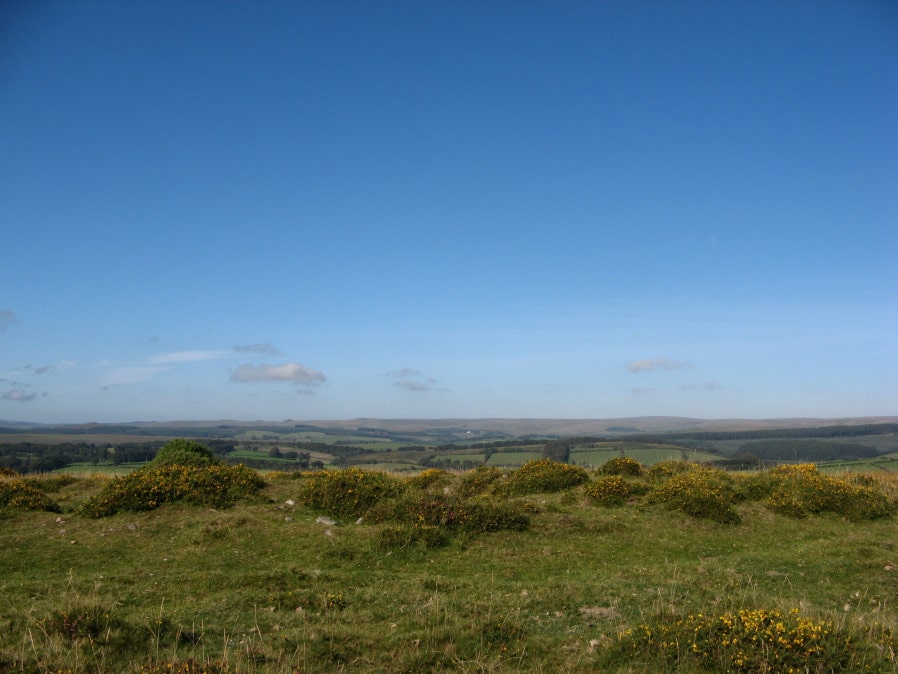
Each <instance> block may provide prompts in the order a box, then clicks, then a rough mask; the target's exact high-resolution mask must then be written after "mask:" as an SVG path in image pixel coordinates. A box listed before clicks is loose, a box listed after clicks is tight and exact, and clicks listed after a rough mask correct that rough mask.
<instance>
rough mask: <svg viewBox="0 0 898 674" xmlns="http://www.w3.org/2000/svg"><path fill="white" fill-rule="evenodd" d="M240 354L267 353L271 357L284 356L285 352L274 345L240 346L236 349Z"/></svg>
mask: <svg viewBox="0 0 898 674" xmlns="http://www.w3.org/2000/svg"><path fill="white" fill-rule="evenodd" d="M234 351H237V352H238V353H265V354H268V355H271V356H283V355H284V352H283V351H281V350H280V349H279V348H277V347H276V346H274V345H273V344H268V343H265V344H239V345H237V346H235V347H234Z"/></svg>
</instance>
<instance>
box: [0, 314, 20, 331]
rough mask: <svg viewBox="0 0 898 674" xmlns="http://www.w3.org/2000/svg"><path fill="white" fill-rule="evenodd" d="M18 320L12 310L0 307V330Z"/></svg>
mask: <svg viewBox="0 0 898 674" xmlns="http://www.w3.org/2000/svg"><path fill="white" fill-rule="evenodd" d="M18 322H19V319H18V318H16V315H15V313H14V312H12V311H10V310H9V309H0V332H3V331H4V330H6V329H7V328H8V327H9V326H11V325H15V324H16V323H18Z"/></svg>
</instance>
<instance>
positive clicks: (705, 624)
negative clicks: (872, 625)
mask: <svg viewBox="0 0 898 674" xmlns="http://www.w3.org/2000/svg"><path fill="white" fill-rule="evenodd" d="M870 636H871V637H872V638H870V639H869V640H867V641H866V642H864V641H862V640H861V639H859V638H858V636H857V635H856V634H855V633H854V632H853V631H852V630H850V629H846V628H841V627H838V626H837V625H836V624H835V623H834V622H833V621H831V620H820V621H815V620H812V619H810V618H808V617H806V616H803V615H802V614H801V612H800V610H799V609H797V608H793V609H791V610H789V611H787V612H785V613H784V612H783V611H780V610H779V609H742V610H739V611H736V612H731V613H722V614H713V613H712V614H710V615H705V614H701V613H699V614H695V615H688V616H686V617H682V618H678V617H675V616H660V617H658V618H656V619H654V620H651V621H649V622H646V623H640V624H639V625H636V626H635V627H630V628H628V629H626V630H624V631H622V632H621V633H620V634H618V635H617V636H616V637H615V638H614V640H613V642H612V644H611V646H610V647H609V648H608V649H607V650H606V651H605V653H604V656H603V660H604V662H605V664H606V665H609V666H610V665H613V664H625V663H629V662H633V661H638V662H648V663H654V664H655V666H656V667H657V668H658V669H662V670H669V669H672V668H677V669H681V668H686V667H692V668H694V669H700V670H702V671H711V672H745V673H746V674H748V673H753V672H853V671H871V670H872V671H882V670H880V669H879V667H877V666H876V663H877V662H881V661H882V658H881V652H882V651H883V650H886V651H887V652H891V653H894V652H895V649H896V647H898V640H896V639H895V637H894V636H893V635H892V633H891V632H890V631H888V630H882V629H876V630H875V631H874V633H872V634H871V635H870ZM889 670H892V668H891V667H890V668H889Z"/></svg>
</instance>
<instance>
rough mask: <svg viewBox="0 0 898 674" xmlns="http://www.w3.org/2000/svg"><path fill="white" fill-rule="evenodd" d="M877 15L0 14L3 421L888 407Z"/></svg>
mask: <svg viewBox="0 0 898 674" xmlns="http://www.w3.org/2000/svg"><path fill="white" fill-rule="evenodd" d="M896 120H898V5H896V4H895V3H892V2H886V1H882V2H876V1H873V0H868V1H864V0H861V1H858V2H848V1H842V2H835V1H829V0H814V1H813V2H800V1H797V2H788V3H783V2H772V1H771V2H768V1H763V0H762V1H754V2H726V3H720V2H711V1H707V2H702V1H698V2H690V1H686V2H674V3H668V2H655V1H652V0H647V1H646V2H562V3H538V2H526V1H525V2H493V3H483V2H452V3H446V2H407V3H406V2H379V3H374V2H371V3H360V2H351V3H350V2H302V3H300V2H267V3H255V2H252V3H251V2H167V1H161V2H153V3H119V2H111V1H110V2H92V1H85V2H77V3H70V2H44V3H30V2H24V1H21V2H15V1H14V2H8V3H3V5H2V6H0V255H2V261H3V263H2V265H0V419H7V420H12V419H18V420H27V421H43V422H79V421H131V420H173V419H220V418H232V419H267V420H281V419H288V418H290V419H298V420H300V419H339V418H355V417H361V416H368V417H393V418H431V417H568V418H586V417H588V418H606V417H622V416H640V415H682V416H693V417H702V418H728V417H742V418H770V417H797V416H812V417H830V418H832V417H842V416H860V415H893V414H896V413H898V404H896V403H898V340H896V328H898V274H896V272H895V260H896V253H898V122H896Z"/></svg>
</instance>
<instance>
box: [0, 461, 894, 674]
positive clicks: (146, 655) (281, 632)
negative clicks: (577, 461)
mask: <svg viewBox="0 0 898 674" xmlns="http://www.w3.org/2000/svg"><path fill="white" fill-rule="evenodd" d="M159 456H160V457H162V458H161V459H160V460H159V461H158V462H155V461H154V462H153V463H152V464H149V465H147V466H146V467H144V468H141V469H139V470H136V471H133V472H132V473H129V474H128V475H125V476H122V477H118V478H109V477H103V478H92V477H79V478H77V479H72V478H69V477H67V476H58V475H44V476H9V477H4V478H2V479H0V511H2V517H3V521H2V523H3V538H4V542H5V543H6V545H5V546H3V547H2V548H0V570H2V572H3V573H2V580H0V588H2V597H3V599H4V601H3V602H2V603H0V670H3V671H26V672H30V671H35V672H36V671H48V672H51V671H52V672H55V671H71V672H82V671H84V672H88V671H89V672H98V673H101V674H103V673H105V672H135V673H136V672H144V673H147V674H149V673H162V672H165V673H169V672H182V673H184V674H190V673H192V672H216V673H224V672H228V673H234V674H236V673H240V674H245V673H254V672H272V673H274V674H287V673H288V672H296V671H302V672H310V673H313V674H314V673H319V672H320V673H323V672H332V671H359V672H363V671H377V672H419V671H478V672H519V671H581V672H587V671H590V672H591V671H602V672H611V673H612V674H615V673H617V674H623V673H624V672H656V671H657V672H721V673H722V672H745V673H748V672H752V673H754V672H788V671H790V670H791V671H796V672H854V671H871V672H898V660H896V655H895V654H896V650H898V641H896V638H895V634H896V630H898V608H896V606H898V601H896V594H895V581H896V577H898V575H896V574H898V559H896V556H898V546H896V544H895V542H894V526H895V525H894V521H893V520H891V519H890V517H891V516H892V515H893V514H894V512H895V505H896V498H898V480H896V479H895V478H894V477H893V476H889V475H887V474H873V473H870V474H863V475H845V476H841V477H837V476H832V475H824V474H822V473H820V472H819V471H818V470H817V469H816V467H814V466H812V465H797V466H788V467H780V468H775V469H771V470H765V471H760V472H753V473H744V474H743V473H730V472H724V471H722V470H717V469H713V468H710V467H708V466H703V465H700V464H696V463H690V462H683V461H672V462H665V463H663V464H657V465H655V466H652V467H651V468H646V467H645V466H642V465H640V464H639V463H638V462H635V461H632V460H620V461H616V462H615V463H613V464H611V465H610V466H608V467H605V468H603V469H600V470H598V471H586V470H584V469H583V468H578V467H575V466H569V465H567V464H563V463H560V462H556V461H552V460H549V459H540V460H534V461H530V462H528V463H525V464H524V465H522V466H521V467H520V468H517V469H514V470H502V469H497V468H488V467H481V468H478V469H476V470H472V471H468V472H466V473H451V472H447V471H444V470H435V469H430V470H426V471H424V472H422V473H420V474H418V475H415V476H412V477H400V476H397V475H392V474H387V473H382V472H376V471H363V470H359V469H357V468H346V469H342V470H333V471H313V472H304V473H293V472H291V473H270V474H267V475H266V476H265V477H264V479H263V477H262V476H261V475H259V474H258V473H257V472H255V471H253V470H250V469H248V468H246V467H243V466H228V465H225V464H222V463H221V462H220V461H218V460H215V457H212V459H213V460H212V461H209V460H208V457H207V456H206V454H205V452H203V451H202V449H201V448H197V447H191V446H186V445H184V444H180V443H179V444H178V445H175V446H174V447H173V448H171V450H170V451H168V452H166V451H160V453H159ZM621 458H622V459H623V457H621ZM609 463H610V462H609ZM3 490H5V491H3ZM13 493H15V494H19V495H21V494H26V493H27V494H28V495H29V498H33V499H34V501H33V503H34V504H35V507H33V508H32V507H30V506H28V507H26V506H25V505H23V503H24V501H19V500H15V498H18V497H10V496H9V494H13ZM42 503H43V504H45V505H47V507H46V508H45V507H43V506H41V504H42ZM173 504H177V506H178V507H170V506H171V505H173ZM191 505H197V506H201V507H190V506H191ZM225 506H227V507H225ZM48 509H49V510H51V512H45V510H48ZM106 516H111V517H109V518H108V519H103V520H98V519H97V518H99V517H106ZM23 551H27V554H26V556H27V559H26V558H24V557H23Z"/></svg>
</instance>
